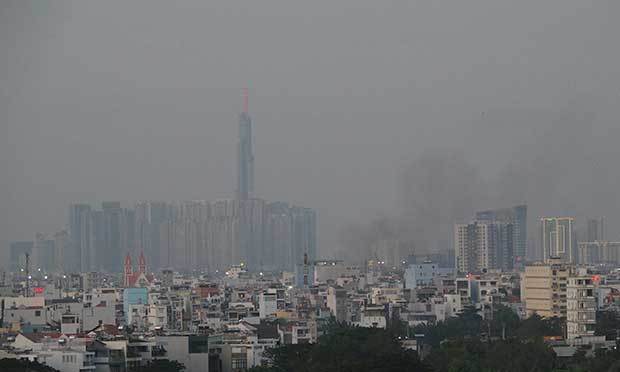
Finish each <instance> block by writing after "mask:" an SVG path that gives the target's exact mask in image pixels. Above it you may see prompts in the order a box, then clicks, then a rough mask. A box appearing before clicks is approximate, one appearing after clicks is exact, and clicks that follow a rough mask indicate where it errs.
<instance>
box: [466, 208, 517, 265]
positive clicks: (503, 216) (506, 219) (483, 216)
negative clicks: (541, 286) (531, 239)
mask: <svg viewBox="0 0 620 372" xmlns="http://www.w3.org/2000/svg"><path fill="white" fill-rule="evenodd" d="M475 219H476V220H478V221H492V222H498V223H503V224H511V225H512V239H511V241H512V246H513V247H512V251H513V252H512V255H513V256H514V257H513V258H512V259H513V264H510V265H509V266H510V267H511V268H512V267H513V266H515V265H516V266H522V264H523V263H524V262H525V257H526V254H527V205H517V206H514V207H512V208H501V209H493V210H487V211H481V212H477V213H476V216H475ZM505 259H508V257H505Z"/></svg>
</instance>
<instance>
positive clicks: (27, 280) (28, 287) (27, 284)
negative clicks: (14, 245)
mask: <svg viewBox="0 0 620 372" xmlns="http://www.w3.org/2000/svg"><path fill="white" fill-rule="evenodd" d="M24 297H30V253H26V294H25V295H24Z"/></svg>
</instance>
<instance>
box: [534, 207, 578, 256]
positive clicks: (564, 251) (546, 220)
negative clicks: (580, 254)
mask: <svg viewBox="0 0 620 372" xmlns="http://www.w3.org/2000/svg"><path fill="white" fill-rule="evenodd" d="M573 223H574V219H573V218H572V217H543V218H541V219H540V231H541V234H540V235H541V247H542V253H543V261H544V262H549V261H550V260H551V259H560V260H562V261H564V262H573V254H574V252H573V240H574V235H573Z"/></svg>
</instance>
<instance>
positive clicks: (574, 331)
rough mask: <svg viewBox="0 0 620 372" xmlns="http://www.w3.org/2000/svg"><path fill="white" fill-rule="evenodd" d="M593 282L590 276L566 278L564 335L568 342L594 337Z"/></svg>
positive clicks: (594, 304)
mask: <svg viewBox="0 0 620 372" xmlns="http://www.w3.org/2000/svg"><path fill="white" fill-rule="evenodd" d="M595 325H596V297H595V282H594V280H593V278H592V276H574V277H570V278H568V284H567V286H566V335H567V338H568V339H569V340H571V339H575V338H578V337H585V336H594V327H595Z"/></svg>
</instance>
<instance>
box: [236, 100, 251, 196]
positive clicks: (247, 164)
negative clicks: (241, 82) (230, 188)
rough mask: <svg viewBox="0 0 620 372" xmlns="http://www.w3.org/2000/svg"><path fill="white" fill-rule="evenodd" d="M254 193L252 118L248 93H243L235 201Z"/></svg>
mask: <svg viewBox="0 0 620 372" xmlns="http://www.w3.org/2000/svg"><path fill="white" fill-rule="evenodd" d="M253 192H254V151H253V148H252V118H251V117H250V114H249V112H248V91H247V89H244V91H243V112H241V115H240V116H239V142H238V144H237V199H239V200H247V199H248V198H249V197H251V196H252V193H253Z"/></svg>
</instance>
